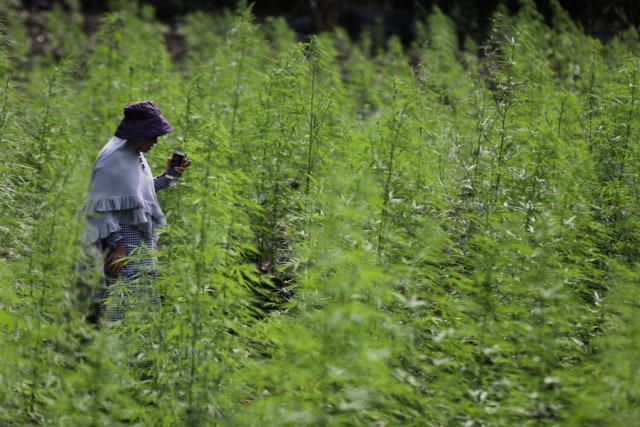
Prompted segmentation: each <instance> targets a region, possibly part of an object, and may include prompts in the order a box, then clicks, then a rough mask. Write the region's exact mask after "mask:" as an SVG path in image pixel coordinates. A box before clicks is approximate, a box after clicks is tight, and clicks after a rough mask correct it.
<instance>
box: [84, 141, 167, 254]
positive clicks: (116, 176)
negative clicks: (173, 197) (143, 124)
mask: <svg viewBox="0 0 640 427" xmlns="http://www.w3.org/2000/svg"><path fill="white" fill-rule="evenodd" d="M82 213H83V214H84V215H85V217H86V219H87V227H85V230H84V232H83V236H82V242H83V244H85V245H91V244H95V245H96V246H98V247H100V245H101V243H100V241H101V239H104V238H105V237H107V236H109V234H111V233H113V232H114V231H117V230H119V229H120V224H130V225H133V226H135V227H137V228H138V229H140V230H142V231H144V232H145V233H148V234H149V235H151V234H152V233H153V231H154V229H155V228H156V227H157V226H160V225H164V224H166V220H165V216H164V214H163V213H162V209H160V205H159V204H158V198H157V197H156V191H155V188H154V184H153V176H152V174H151V169H150V168H149V165H148V163H147V160H146V159H145V158H144V155H143V154H142V153H140V152H138V149H137V147H135V146H134V144H133V143H130V142H127V140H125V139H120V138H118V137H115V136H114V137H113V138H111V139H110V140H109V142H107V144H106V145H105V146H104V147H103V148H102V150H101V151H100V153H98V156H97V157H96V160H95V163H94V165H93V169H92V171H91V178H90V180H89V190H88V192H87V199H86V201H85V203H84V205H83V207H82Z"/></svg>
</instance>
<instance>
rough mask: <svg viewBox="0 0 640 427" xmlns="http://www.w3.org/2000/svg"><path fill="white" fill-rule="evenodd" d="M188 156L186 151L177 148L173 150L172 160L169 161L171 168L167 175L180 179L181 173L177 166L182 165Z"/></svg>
mask: <svg viewBox="0 0 640 427" xmlns="http://www.w3.org/2000/svg"><path fill="white" fill-rule="evenodd" d="M186 158H187V155H186V154H185V152H184V151H180V150H175V151H174V152H173V156H171V162H170V163H169V170H167V177H168V178H170V179H178V176H179V175H180V174H179V173H178V171H177V170H176V168H179V167H180V166H182V163H184V160H185V159H186Z"/></svg>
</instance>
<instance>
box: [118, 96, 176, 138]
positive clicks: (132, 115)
mask: <svg viewBox="0 0 640 427" xmlns="http://www.w3.org/2000/svg"><path fill="white" fill-rule="evenodd" d="M171 131H173V127H172V126H171V125H170V124H169V122H168V121H167V119H165V118H164V116H163V115H162V114H161V113H160V110H159V109H158V107H157V106H156V104H155V103H153V102H152V101H136V102H129V103H127V104H125V106H124V118H123V119H122V121H121V122H120V124H119V125H118V128H117V129H116V133H115V136H117V137H118V138H122V139H126V140H129V141H144V140H146V139H153V138H157V137H159V136H162V135H164V134H167V133H169V132H171Z"/></svg>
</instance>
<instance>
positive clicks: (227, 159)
mask: <svg viewBox="0 0 640 427" xmlns="http://www.w3.org/2000/svg"><path fill="white" fill-rule="evenodd" d="M524 4H525V7H523V8H522V9H521V10H520V12H519V13H518V14H517V15H516V16H507V15H500V14H496V16H495V19H494V20H493V26H492V31H491V34H490V36H489V37H488V38H487V40H486V43H485V44H484V45H483V46H480V47H478V46H476V45H475V44H474V43H473V41H471V40H469V41H468V42H467V43H466V50H465V51H459V49H458V40H457V36H456V28H455V27H454V26H453V25H452V23H451V21H450V19H449V18H448V17H447V16H445V15H444V14H442V13H439V12H438V11H437V10H435V11H434V13H432V14H431V15H430V16H429V18H428V26H426V27H425V28H424V29H423V31H422V32H421V36H420V38H419V40H417V41H416V43H415V44H414V46H413V47H412V48H411V49H410V50H409V51H407V50H406V49H404V48H403V47H402V46H401V45H400V43H399V42H398V40H396V39H391V40H389V42H388V44H387V46H386V47H385V49H379V48H377V47H375V46H377V45H376V44H374V43H373V42H372V40H374V39H375V38H376V34H375V33H371V34H370V36H369V37H366V36H365V37H363V38H362V39H361V40H359V41H358V42H353V41H351V40H350V39H349V38H348V37H347V36H346V35H345V33H343V32H342V31H341V30H339V29H338V30H336V31H335V32H332V33H326V34H321V35H318V36H315V37H313V38H312V39H310V40H309V41H306V42H299V41H297V40H296V38H295V36H294V34H292V33H291V31H290V30H289V29H288V27H287V26H286V25H285V24H284V23H283V22H282V21H280V20H277V19H274V20H270V21H268V22H265V23H263V24H260V25H258V24H256V23H255V22H254V20H253V19H252V13H251V11H250V9H246V10H245V9H243V10H239V11H238V12H237V13H227V14H221V15H216V16H212V15H208V14H204V13H194V14H191V15H188V16H186V17H185V19H184V21H183V22H181V24H180V27H179V32H180V34H181V36H182V37H183V38H184V43H185V54H184V55H183V56H181V57H180V59H179V60H172V57H171V56H170V55H169V53H168V51H167V48H166V44H165V40H164V37H163V34H164V31H165V28H163V26H162V25H161V24H159V23H158V22H156V21H155V20H154V19H153V17H152V16H153V14H152V11H151V10H149V9H145V10H144V11H143V12H142V13H140V11H136V12H135V13H134V11H132V10H129V9H127V8H126V7H123V8H122V10H120V11H118V12H114V13H110V14H108V15H106V16H104V18H103V19H102V20H101V21H100V22H99V27H98V31H97V32H95V33H91V34H87V32H85V31H83V29H82V28H81V21H80V20H79V19H78V17H77V16H76V15H74V14H68V13H63V12H62V11H61V10H59V9H55V10H53V11H51V12H48V13H47V14H46V15H43V16H42V17H41V19H42V21H41V24H42V25H43V26H44V27H45V28H46V29H47V32H46V34H47V37H48V40H47V46H49V48H48V49H47V50H45V51H44V52H43V53H42V54H41V55H39V56H38V57H37V58H33V57H29V55H28V54H29V48H28V46H27V40H28V39H27V36H26V35H25V28H24V27H23V26H22V23H21V21H20V20H18V19H11V18H15V17H12V16H11V14H12V13H13V12H12V11H11V10H10V9H8V8H7V9H6V10H1V11H0V14H1V15H2V16H5V17H7V18H8V19H6V20H5V22H4V28H3V34H5V39H4V42H3V45H2V56H1V60H0V61H1V62H0V76H1V82H0V83H1V84H0V94H1V96H0V139H1V143H0V146H1V147H2V150H3V154H4V159H5V160H4V161H3V162H2V163H1V164H0V168H2V176H3V179H2V181H1V182H0V186H1V188H2V195H3V197H2V198H0V211H1V212H2V216H1V217H0V232H1V234H0V236H1V239H0V241H2V243H3V244H2V248H1V249H0V283H2V286H1V287H0V308H1V310H0V334H1V335H0V349H1V354H0V356H1V357H2V360H3V363H2V364H1V365H0V388H1V389H2V390H3V392H2V393H0V421H1V423H2V424H3V425H16V426H18V425H20V426H23V425H52V426H53V425H55V426H59V425H64V426H76V425H77V426H93V425H95V426H108V425H123V424H125V425H126V424H131V425H159V426H165V425H166V426H170V425H179V426H182V425H193V426H196V425H197V426H202V425H225V426H236V425H237V426H244V425H247V426H249V425H272V426H275V425H278V426H286V425H331V426H333V425H388V426H393V425H415V426H513V425H521V426H543V425H544V426H547V425H548V426H551V425H562V426H600V425H607V426H629V425H634V423H636V422H637V420H638V419H640V405H638V401H639V399H640V384H638V378H639V376H638V372H639V370H640V359H639V358H638V357H637V355H638V352H639V351H640V340H639V339H638V337H639V336H640V320H639V319H640V318H639V317H638V316H637V311H638V303H637V301H638V300H639V297H640V290H639V288H638V283H639V281H640V280H639V278H640V276H639V271H638V267H639V261H640V253H639V250H640V249H639V248H640V245H639V244H640V217H639V215H638V211H637V206H638V197H639V196H640V185H639V183H638V177H639V173H640V164H639V163H638V158H639V156H638V154H639V153H638V144H637V140H638V137H639V135H638V132H639V129H640V118H639V117H640V116H639V115H638V113H637V111H636V110H637V108H638V107H637V100H636V99H637V96H636V95H637V94H636V87H637V84H638V82H637V79H638V78H640V76H639V74H640V60H639V57H638V49H639V46H640V45H639V44H638V34H637V32H636V31H635V30H634V29H630V30H629V31H627V32H624V33H621V34H620V35H619V36H618V37H616V38H615V39H614V40H612V41H611V42H610V43H608V44H606V45H603V44H602V43H601V42H599V41H597V40H595V39H592V38H590V37H588V36H586V35H585V34H584V33H583V32H582V31H581V30H580V29H579V28H577V27H576V26H575V25H573V24H572V22H571V20H570V19H568V18H567V17H566V15H564V14H563V13H562V10H560V9H559V10H557V13H556V20H555V22H554V23H553V27H552V28H551V27H549V26H548V25H547V24H546V23H545V22H544V20H543V19H542V17H541V16H540V15H539V14H538V13H537V12H536V10H535V8H534V7H532V6H531V7H526V5H527V4H529V3H527V2H524ZM563 16H564V17H565V18H564V19H563V18H562V17H563ZM478 52H480V53H481V54H480V55H478V54H477V53H478ZM137 99H152V100H154V101H155V102H156V103H157V104H158V105H159V106H160V108H161V110H162V111H163V113H164V114H165V116H166V117H167V118H168V119H169V121H171V122H172V124H173V125H174V127H175V128H176V131H175V132H174V133H172V134H170V135H168V136H166V137H163V138H162V139H161V142H160V143H159V144H158V145H157V146H156V147H154V149H153V151H152V152H151V153H150V155H149V156H148V159H149V161H150V163H151V166H152V168H153V169H154V170H155V171H156V172H159V171H160V170H161V169H162V168H163V167H164V162H165V158H166V156H167V155H168V154H169V153H170V152H171V150H173V149H174V148H182V149H184V150H185V151H186V152H187V153H188V155H189V157H190V158H191V159H192V160H193V162H194V163H193V166H192V167H191V168H190V169H189V170H188V172H187V173H186V174H185V177H184V178H183V179H182V180H181V181H180V182H179V184H178V187H177V188H175V189H171V190H165V191H163V192H162V193H160V194H159V197H160V199H161V203H162V205H163V208H164V210H165V213H166V214H167V216H168V221H169V225H168V226H166V227H165V228H164V229H163V234H162V237H161V248H160V254H159V255H160V265H161V273H160V278H159V280H158V283H157V286H158V287H159V289H160V290H161V291H162V293H163V295H164V300H163V306H162V310H161V311H160V312H159V313H156V314H154V315H153V316H151V317H150V318H148V319H147V321H146V322H144V324H142V325H137V327H138V328H142V329H143V332H144V333H145V335H146V336H147V337H150V338H151V339H152V341H153V342H154V346H153V347H152V350H151V353H152V354H151V356H152V360H153V366H152V375H150V378H147V379H145V380H140V379H139V378H138V377H137V376H136V375H135V372H132V370H131V369H129V368H127V365H126V363H123V360H122V357H121V355H120V354H118V353H117V352H115V353H114V352H113V351H111V349H112V348H113V347H112V341H113V340H115V339H117V334H115V333H114V330H113V329H109V328H95V327H94V326H93V325H91V324H90V323H88V322H87V321H86V319H85V318H86V315H87V313H88V312H89V305H90V301H89V299H88V298H87V295H88V294H89V293H90V291H91V289H88V288H87V287H89V288H90V287H91V286H93V285H92V283H93V284H95V280H93V281H92V280H90V279H91V278H86V277H78V276H77V275H76V274H75V272H74V271H75V270H74V267H75V265H76V263H77V262H78V259H79V254H80V246H79V243H78V241H79V234H80V230H81V228H82V221H81V218H79V217H78V209H79V207H80V205H81V204H82V201H83V199H84V195H85V191H86V186H87V182H88V175H89V171H90V168H91V164H92V161H93V159H94V157H95V155H96V153H97V151H98V150H99V149H100V147H101V146H102V145H103V144H104V143H105V142H106V140H107V139H108V138H109V137H110V136H111V135H112V133H113V131H114V129H115V126H116V125H117V123H118V121H119V119H120V116H121V112H122V106H123V104H124V103H125V102H127V101H131V100H137ZM125 332H126V331H125ZM634 420H636V421H634Z"/></svg>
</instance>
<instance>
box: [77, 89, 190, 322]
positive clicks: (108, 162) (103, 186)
mask: <svg viewBox="0 0 640 427" xmlns="http://www.w3.org/2000/svg"><path fill="white" fill-rule="evenodd" d="M171 131H173V128H172V127H171V125H170V124H169V122H168V121H167V120H166V119H165V118H164V117H163V115H162V114H161V113H160V110H159V109H158V107H157V106H156V104H155V103H153V102H151V101H138V102H132V103H128V104H126V105H125V106H124V117H123V119H122V120H121V122H120V124H119V125H118V128H117V129H116V131H115V135H114V136H113V137H112V138H111V139H110V140H109V141H108V142H107V143H106V145H105V146H104V147H103V148H102V150H101V151H100V153H99V154H98V156H97V158H96V160H95V162H94V164H93V169H92V171H91V177H90V182H89V189H88V193H87V199H86V201H85V203H84V206H83V209H82V211H83V213H84V215H85V216H86V218H87V227H86V229H85V232H84V235H83V243H84V244H85V246H86V247H91V248H93V249H94V251H93V252H94V253H95V254H99V256H101V258H102V262H101V264H103V267H104V268H103V272H104V278H105V280H104V281H103V287H106V289H103V290H102V292H101V293H102V295H103V296H104V297H105V298H103V299H105V300H106V305H104V306H103V305H102V304H101V310H100V315H101V316H100V317H103V318H106V319H107V320H110V321H117V320H122V319H123V318H124V316H125V313H126V312H128V311H131V309H132V307H133V306H134V305H138V306H139V305H142V306H143V309H144V307H145V306H146V304H156V303H157V302H158V298H157V297H156V296H155V292H154V291H153V286H152V284H153V280H152V279H153V277H154V276H155V274H156V256H155V250H156V244H157V228H158V227H159V226H162V225H164V224H165V223H166V221H165V216H164V214H163V213H162V209H161V208H160V205H159V204H158V199H157V197H156V192H157V191H159V190H162V189H164V188H167V187H171V186H174V185H175V181H174V180H172V179H170V178H169V177H167V175H166V170H165V171H164V172H163V173H162V174H160V175H159V176H157V177H155V178H154V177H153V176H152V174H151V169H150V168H149V164H148V163H147V161H146V159H145V157H144V154H145V153H147V152H148V151H149V150H151V148H152V147H153V146H154V145H155V144H156V143H157V141H158V137H160V136H162V135H165V134H167V133H169V132H171ZM190 164H191V161H188V160H187V161H185V162H183V164H182V166H180V167H176V168H175V171H176V172H177V175H178V176H180V175H181V174H182V173H183V172H184V170H185V169H186V168H187V167H188V166H189V165H190ZM168 167H169V159H167V168H168ZM138 303H139V304H138ZM143 311H144V310H143Z"/></svg>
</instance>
